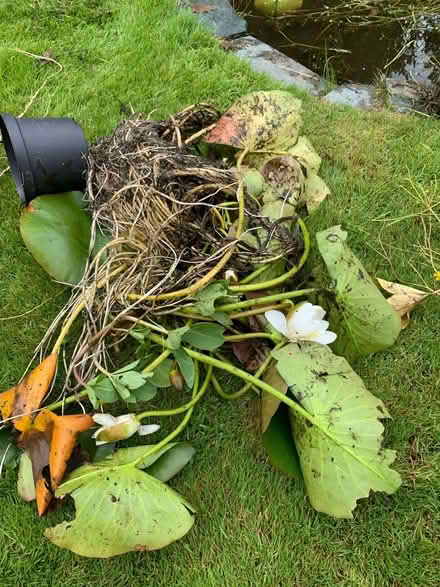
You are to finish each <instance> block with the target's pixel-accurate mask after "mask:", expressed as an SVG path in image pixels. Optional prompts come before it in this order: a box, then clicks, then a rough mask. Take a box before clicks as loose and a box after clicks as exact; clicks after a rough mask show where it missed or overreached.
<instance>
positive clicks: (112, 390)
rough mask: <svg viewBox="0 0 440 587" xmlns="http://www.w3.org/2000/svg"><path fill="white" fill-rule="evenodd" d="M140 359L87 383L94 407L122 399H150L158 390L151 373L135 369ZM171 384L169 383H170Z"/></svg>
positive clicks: (134, 400) (132, 400)
mask: <svg viewBox="0 0 440 587" xmlns="http://www.w3.org/2000/svg"><path fill="white" fill-rule="evenodd" d="M138 365H139V361H134V362H132V363H130V364H129V365H126V366H125V367H122V368H121V369H118V370H117V371H114V373H112V374H111V376H110V377H108V376H107V375H104V374H100V375H98V376H97V377H94V378H93V379H91V380H90V381H89V382H88V384H87V394H88V397H89V400H90V402H91V403H92V405H93V407H94V408H95V409H96V408H97V407H98V405H99V403H103V404H109V403H113V402H116V401H120V400H121V399H122V400H124V401H126V402H129V403H135V402H137V401H143V402H145V401H149V400H150V399H152V398H153V397H154V396H155V395H156V392H157V389H156V387H158V386H157V385H155V384H154V383H153V377H152V374H151V373H148V374H143V373H140V372H139V371H136V370H135V367H137V366H138ZM168 385H169V384H168Z"/></svg>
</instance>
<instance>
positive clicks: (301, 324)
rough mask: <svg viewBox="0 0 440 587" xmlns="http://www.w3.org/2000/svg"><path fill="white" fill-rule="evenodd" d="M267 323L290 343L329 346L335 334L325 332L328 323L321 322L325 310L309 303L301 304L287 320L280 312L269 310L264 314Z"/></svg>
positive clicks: (334, 338) (328, 331)
mask: <svg viewBox="0 0 440 587" xmlns="http://www.w3.org/2000/svg"><path fill="white" fill-rule="evenodd" d="M264 315H265V316H266V319H267V321H268V322H269V323H270V324H271V325H272V326H273V327H274V328H275V330H278V332H281V334H283V335H284V336H285V337H287V338H288V339H289V340H290V341H291V342H298V341H300V340H309V341H312V342H319V344H330V343H332V342H333V341H334V340H336V334H335V333H334V332H331V331H330V330H327V328H328V322H327V321H326V320H323V318H324V316H325V310H324V309H323V308H321V306H314V305H313V304H311V303H310V302H306V303H304V304H301V305H300V306H299V307H298V308H297V309H295V310H294V311H293V312H292V313H290V314H289V315H288V316H287V318H286V316H285V315H284V314H283V313H282V312H278V311H277V310H270V311H269V312H266V313H265V314H264Z"/></svg>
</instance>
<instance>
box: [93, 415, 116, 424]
mask: <svg viewBox="0 0 440 587" xmlns="http://www.w3.org/2000/svg"><path fill="white" fill-rule="evenodd" d="M92 418H93V421H94V422H96V423H97V424H99V425H100V426H106V427H107V426H114V425H115V424H116V422H117V418H114V417H113V416H112V415H111V414H94V415H93V416H92Z"/></svg>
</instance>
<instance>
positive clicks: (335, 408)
mask: <svg viewBox="0 0 440 587" xmlns="http://www.w3.org/2000/svg"><path fill="white" fill-rule="evenodd" d="M341 411H342V408H341V406H340V405H338V404H334V405H333V406H332V407H331V408H330V409H329V411H328V413H329V414H331V413H332V412H341Z"/></svg>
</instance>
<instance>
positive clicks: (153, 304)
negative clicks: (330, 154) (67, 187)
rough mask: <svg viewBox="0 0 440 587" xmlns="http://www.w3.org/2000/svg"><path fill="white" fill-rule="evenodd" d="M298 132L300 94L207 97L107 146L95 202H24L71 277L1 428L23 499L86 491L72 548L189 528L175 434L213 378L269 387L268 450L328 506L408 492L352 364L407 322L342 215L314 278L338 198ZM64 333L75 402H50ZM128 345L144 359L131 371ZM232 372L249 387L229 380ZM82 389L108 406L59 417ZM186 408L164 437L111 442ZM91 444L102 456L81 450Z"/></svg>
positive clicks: (67, 532)
mask: <svg viewBox="0 0 440 587" xmlns="http://www.w3.org/2000/svg"><path fill="white" fill-rule="evenodd" d="M300 128H301V115H300V103H299V101H298V100H296V99H294V98H292V97H291V96H290V94H288V93H286V92H258V93H254V94H250V95H248V96H245V97H243V98H242V99H240V100H238V101H237V102H236V103H235V104H234V105H233V106H232V107H231V108H230V109H229V110H228V111H227V112H226V113H225V114H224V115H223V116H221V117H220V116H219V113H217V112H216V111H215V110H214V109H213V108H211V107H209V106H206V105H200V106H195V107H191V108H188V109H186V110H184V111H183V112H181V113H179V114H177V115H175V116H174V117H170V118H169V119H168V120H167V121H159V122H157V121H152V120H144V119H141V118H138V119H134V120H129V121H126V122H123V123H121V124H120V125H119V126H118V128H117V129H116V130H115V132H114V133H113V135H112V136H110V137H106V138H104V139H100V140H98V141H97V142H96V143H95V144H94V145H93V146H92V148H91V150H90V161H89V178H88V189H87V198H86V201H85V202H83V201H82V200H83V199H82V198H81V197H80V198H78V196H77V195H75V194H70V195H67V196H60V197H56V198H54V197H40V198H37V199H36V200H35V201H34V202H33V203H32V205H31V206H30V207H28V208H27V209H25V210H24V211H23V215H22V221H21V230H22V235H23V238H24V240H25V242H26V244H27V246H28V248H29V249H30V250H31V252H32V253H33V255H34V256H35V258H36V259H37V260H38V261H39V262H40V263H41V265H42V266H43V267H44V268H45V269H46V270H47V271H48V273H49V274H50V275H51V276H52V277H54V278H56V279H58V280H60V281H64V282H69V283H72V284H73V285H74V289H73V293H72V298H71V300H70V302H69V304H68V305H67V306H66V307H65V308H64V309H63V310H62V312H61V313H60V314H59V316H58V317H57V319H56V320H55V321H54V323H53V325H52V327H51V328H50V329H49V332H48V334H47V336H46V337H45V339H44V340H43V341H42V344H41V345H40V351H41V352H42V353H43V355H46V356H47V358H46V359H45V360H44V361H43V362H42V363H41V364H40V365H39V366H38V367H37V368H36V369H35V370H34V371H33V372H31V373H30V374H29V375H28V376H27V377H26V378H25V379H24V380H23V381H22V382H21V383H19V384H18V385H17V386H16V387H14V388H12V389H11V390H9V391H7V392H5V393H3V394H2V395H0V409H1V413H2V416H3V421H4V423H11V424H12V425H13V428H14V429H15V430H16V431H19V432H20V436H19V437H18V446H19V447H20V448H21V449H22V450H23V453H22V455H21V456H20V471H19V490H20V493H21V495H23V496H24V497H25V498H26V499H29V500H32V499H34V498H36V501H37V506H38V511H39V513H40V515H42V514H43V513H45V512H46V510H47V508H48V507H49V506H50V505H51V504H52V503H53V502H54V501H55V500H56V499H58V498H63V497H64V496H66V495H71V496H72V497H73V499H74V500H75V504H76V518H75V520H74V521H73V522H68V523H67V522H65V523H63V524H60V525H58V526H56V527H55V528H49V529H48V530H47V531H46V536H47V537H48V538H49V539H50V540H51V541H53V542H54V543H55V544H57V545H59V546H62V547H64V548H69V549H70V550H72V551H73V552H76V553H78V554H81V555H84V556H95V557H108V556H114V555H117V554H121V553H124V552H128V551H130V550H153V549H157V548H161V547H163V546H165V545H167V544H169V543H170V542H172V541H174V540H177V539H178V538H180V537H182V536H183V535H184V534H185V533H186V532H187V531H188V530H189V529H190V528H191V526H192V524H193V521H194V518H193V513H194V511H193V509H192V508H191V506H190V505H189V504H188V503H187V502H186V501H185V500H184V499H183V498H182V497H180V496H179V495H178V494H177V493H175V492H174V491H172V490H171V489H170V488H169V487H168V486H167V485H166V484H165V483H166V481H168V480H169V479H170V478H171V477H172V476H174V475H175V474H176V473H177V472H178V471H179V470H180V469H181V468H182V467H183V466H185V465H186V464H187V462H188V461H189V460H190V459H191V458H192V456H193V452H194V451H193V449H192V448H191V446H189V445H187V444H186V443H179V442H177V443H176V442H174V439H175V438H176V437H177V436H178V435H179V434H180V432H181V431H182V430H183V429H184V427H185V426H186V424H187V423H188V422H189V420H190V418H191V415H192V413H193V410H194V409H195V408H196V407H197V404H198V403H199V402H200V401H201V400H202V398H203V396H204V395H205V394H206V393H207V391H208V389H209V388H210V386H211V389H213V390H215V391H216V392H217V393H218V394H219V395H220V396H221V397H222V398H224V399H226V400H234V399H237V398H240V397H242V396H243V395H244V394H246V393H247V392H249V391H254V392H256V393H257V394H258V395H259V398H260V401H261V406H262V410H261V430H262V440H263V445H264V447H265V449H266V451H267V454H268V457H269V459H270V460H271V462H273V463H274V464H275V465H276V467H277V468H279V469H281V470H282V471H283V472H285V473H286V474H287V475H289V476H291V477H294V478H295V477H301V476H302V477H303V479H304V483H305V487H306V490H307V494H308V497H309V500H310V503H311V504H312V506H313V507H314V508H315V509H317V510H318V511H320V512H324V513H327V514H329V515H332V516H335V517H340V518H350V517H352V511H353V509H354V508H355V506H356V502H357V500H358V499H359V498H362V497H367V496H368V495H369V493H370V491H371V490H374V491H383V492H386V493H389V494H391V493H393V492H395V491H396V490H397V489H398V487H399V485H400V477H399V475H398V473H397V472H396V471H394V470H392V469H391V468H390V465H391V464H392V462H393V460H394V458H395V454H394V452H393V451H391V450H388V449H384V448H383V447H382V433H383V425H382V423H381V421H382V420H383V419H386V418H388V417H389V414H388V411H387V409H386V408H385V406H384V404H383V403H382V401H381V400H379V399H378V398H376V397H375V396H374V395H373V394H371V393H370V392H369V391H368V390H367V389H366V388H365V386H364V384H363V382H362V380H361V378H360V377H359V376H358V375H357V374H356V373H355V372H354V370H353V369H352V367H351V365H350V363H351V362H352V361H353V360H355V359H356V358H358V357H360V356H364V355H367V354H370V353H374V352H377V351H380V350H384V349H386V348H388V347H390V346H391V345H392V344H393V343H394V342H395V341H396V339H397V337H398V335H399V332H400V330H401V323H400V317H399V315H398V314H397V313H396V311H395V310H394V308H393V306H392V305H391V304H389V303H388V302H387V301H386V299H385V298H384V297H383V295H382V294H381V293H380V291H379V289H378V288H377V286H376V283H375V281H373V280H372V279H371V278H370V276H369V275H368V273H367V271H366V270H365V268H364V267H363V266H362V264H361V262H360V261H359V260H358V259H357V258H356V257H355V255H354V254H353V253H352V252H351V250H350V249H349V247H348V245H347V242H346V239H347V233H346V232H344V231H343V230H342V229H341V227H339V226H335V227H331V228H329V229H327V230H324V231H321V232H319V233H318V234H317V235H316V241H317V247H318V250H319V253H320V255H321V257H322V260H323V265H324V266H325V267H326V269H327V275H328V277H329V279H326V280H323V282H322V283H319V285H317V283H316V280H315V281H314V282H313V286H309V285H310V284H309V282H308V281H307V280H308V273H306V271H305V269H304V268H305V265H306V261H307V259H308V256H309V252H310V247H311V242H310V235H309V232H308V230H307V227H306V224H305V221H304V220H303V219H302V218H301V216H300V212H301V209H305V210H307V211H308V212H309V213H311V212H313V211H314V209H315V208H316V207H318V206H319V204H320V202H321V201H322V200H324V199H325V197H326V196H327V195H328V193H329V192H328V189H327V186H326V185H325V184H324V182H323V181H322V180H321V179H320V177H319V176H318V171H319V167H320V163H321V160H320V158H319V156H318V155H317V153H316V152H315V151H314V149H313V147H312V145H311V144H310V142H309V141H308V140H307V138H306V137H304V136H301V135H300V134H299V133H300ZM219 145H220V146H219ZM84 206H88V208H89V211H90V214H91V218H90V216H88V215H87V214H86V212H85V211H84V210H83V207H84ZM60 218H63V228H62V230H61V229H60V222H59V219H60ZM42 229H44V231H43V233H44V238H41V234H42ZM49 236H50V237H51V246H50V248H49V247H48V245H47V240H48V238H49ZM54 242H56V243H58V244H59V246H57V250H58V252H59V254H58V255H57V257H56V258H55V259H54V257H53V250H54V248H53V247H54V245H53V243H54ZM294 302H296V305H295V303H294ZM326 313H328V322H327V321H325V320H323V318H324V316H325V314H326ZM79 316H81V317H82V320H83V321H82V330H81V331H80V333H79V335H78V336H76V337H75V338H74V339H72V337H71V328H72V325H73V324H74V323H75V320H76V319H77V318H78V317H79ZM329 323H330V324H329ZM329 326H330V328H331V330H328V328H329ZM58 330H59V332H58V336H57V338H56V340H55V341H54V342H53V341H52V339H53V336H54V334H55V332H57V331H58ZM69 337H70V340H69ZM66 341H69V344H70V347H71V348H72V349H73V350H72V352H71V355H70V359H69V361H68V362H67V365H66V373H65V377H64V381H65V384H64V388H63V394H62V397H61V399H59V400H57V401H55V402H52V403H49V404H47V405H46V406H45V407H44V408H43V409H40V404H41V402H42V401H43V399H44V397H45V396H46V394H47V392H48V391H49V389H50V386H51V382H52V380H53V376H54V373H55V369H56V366H57V363H58V357H59V353H60V349H61V347H62V345H63V344H64V343H65V342H66ZM50 344H52V348H51V349H50V350H48V349H49V345H50ZM329 344H331V345H332V347H331V349H330V347H329V346H328V345H329ZM133 345H135V347H136V348H135V349H133ZM123 348H126V349H131V351H130V352H131V353H133V355H135V356H132V360H131V361H129V362H128V363H127V364H125V365H123V364H121V363H120V362H119V364H115V363H116V361H117V360H118V359H117V358H118V356H119V353H120V352H121V349H123ZM233 354H235V355H236V357H238V358H239V359H240V360H241V361H242V362H243V367H244V368H240V367H239V366H237V363H236V361H234V359H233V356H232V355H233ZM133 359H134V360H133ZM221 372H227V373H229V374H232V375H234V376H236V377H238V378H241V379H242V380H243V386H242V387H241V389H239V390H238V391H234V392H231V391H230V390H226V389H224V387H223V386H222V378H221V377H220V376H219V375H220V374H221ZM172 388H175V389H177V390H179V391H181V392H183V393H187V394H188V395H187V399H186V401H184V402H183V403H182V405H180V406H178V407H177V408H173V409H150V410H146V409H145V407H146V406H145V402H148V401H150V400H152V399H153V398H156V402H157V401H160V399H161V397H164V395H163V394H166V393H167V390H168V389H172ZM81 400H88V401H89V402H90V404H91V405H92V407H93V410H92V411H94V412H95V413H94V414H93V415H92V416H90V415H87V414H80V415H64V414H63V415H61V416H58V415H57V414H56V413H55V412H56V411H57V410H59V409H62V410H63V412H64V410H65V409H67V408H68V406H69V405H70V404H75V403H78V402H79V403H80V402H81ZM111 404H114V406H113V407H112V412H113V413H112V414H106V413H103V411H104V410H103V408H104V406H107V405H111ZM81 405H82V404H81ZM121 406H122V407H121ZM115 413H117V414H118V415H115ZM179 414H182V420H181V422H180V424H179V425H178V426H177V428H176V429H175V430H174V431H172V432H171V433H170V434H168V435H167V436H165V437H164V438H163V439H162V440H161V441H159V442H157V443H155V444H150V445H143V446H134V447H130V448H119V449H117V450H115V451H114V446H115V444H114V443H115V442H117V441H119V440H124V439H127V438H130V437H131V436H133V435H134V434H138V435H141V436H142V435H145V434H149V433H152V432H154V431H156V430H157V428H158V425H157V423H158V422H159V419H160V418H166V417H171V416H176V415H179ZM143 422H147V424H142V423H143ZM148 422H150V424H148ZM94 423H97V424H99V425H100V426H101V427H100V428H99V429H98V430H96V431H95V432H94V434H93V436H92V432H91V428H92V426H93V424H94ZM8 434H9V432H8ZM78 443H80V444H81V446H83V447H84V446H86V445H87V447H88V448H87V451H86V452H87V454H88V456H87V458H86V460H85V461H84V457H83V460H82V461H81V459H80V460H79V461H78V458H77V459H76V461H75V459H73V457H74V456H75V450H76V449H75V447H76V446H78ZM9 446H11V445H9ZM15 450H16V449H15V448H14V447H13V448H12V449H11V452H10V455H9V459H8V461H9V462H10V463H11V462H13V461H14V459H15V454H16V453H15ZM13 455H14V456H13ZM72 462H73V463H74V464H73V465H72ZM75 462H76V465H78V464H80V466H77V468H74V467H75ZM72 468H73V471H72ZM66 470H67V471H70V472H69V473H68V474H67V476H66ZM140 509H143V510H144V512H145V516H143V517H142V519H139V518H138V516H137V511H139V510H140ZM127 520H130V523H129V524H127Z"/></svg>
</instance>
